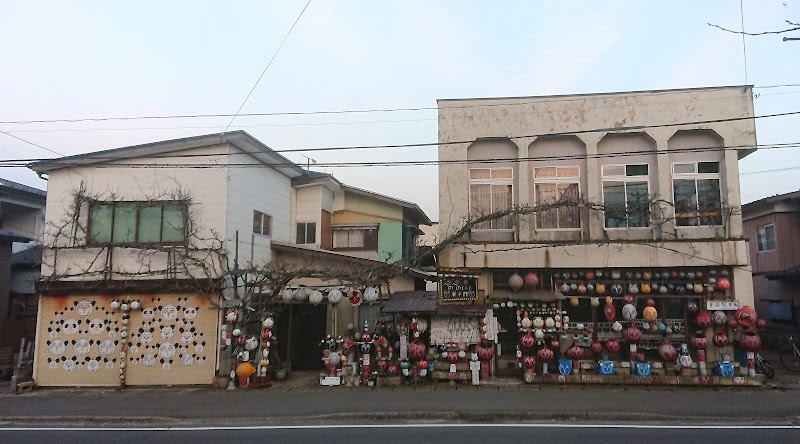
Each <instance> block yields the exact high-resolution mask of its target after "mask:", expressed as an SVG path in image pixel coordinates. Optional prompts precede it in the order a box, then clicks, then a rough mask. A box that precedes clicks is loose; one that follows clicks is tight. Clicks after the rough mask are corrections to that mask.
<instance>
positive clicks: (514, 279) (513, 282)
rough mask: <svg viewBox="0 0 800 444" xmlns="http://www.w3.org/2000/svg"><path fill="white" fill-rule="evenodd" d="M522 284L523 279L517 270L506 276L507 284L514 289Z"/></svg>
mask: <svg viewBox="0 0 800 444" xmlns="http://www.w3.org/2000/svg"><path fill="white" fill-rule="evenodd" d="M523 285H525V281H524V280H523V279H522V276H520V275H519V273H517V272H514V274H512V275H511V276H510V277H509V278H508V286H509V287H511V289H512V290H514V291H517V290H519V289H520V288H522V286H523Z"/></svg>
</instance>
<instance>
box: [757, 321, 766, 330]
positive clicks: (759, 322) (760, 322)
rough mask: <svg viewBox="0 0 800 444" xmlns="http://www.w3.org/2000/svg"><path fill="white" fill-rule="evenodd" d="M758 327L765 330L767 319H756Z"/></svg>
mask: <svg viewBox="0 0 800 444" xmlns="http://www.w3.org/2000/svg"><path fill="white" fill-rule="evenodd" d="M756 328H757V329H759V330H763V329H765V328H767V321H765V320H763V319H758V320H756Z"/></svg>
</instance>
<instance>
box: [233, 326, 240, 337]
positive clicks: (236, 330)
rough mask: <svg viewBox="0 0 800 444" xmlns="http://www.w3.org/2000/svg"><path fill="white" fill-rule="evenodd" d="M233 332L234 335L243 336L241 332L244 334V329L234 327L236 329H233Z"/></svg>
mask: <svg viewBox="0 0 800 444" xmlns="http://www.w3.org/2000/svg"><path fill="white" fill-rule="evenodd" d="M231 334H232V335H233V336H241V334H242V331H241V330H239V329H238V328H234V329H233V331H232V332H231Z"/></svg>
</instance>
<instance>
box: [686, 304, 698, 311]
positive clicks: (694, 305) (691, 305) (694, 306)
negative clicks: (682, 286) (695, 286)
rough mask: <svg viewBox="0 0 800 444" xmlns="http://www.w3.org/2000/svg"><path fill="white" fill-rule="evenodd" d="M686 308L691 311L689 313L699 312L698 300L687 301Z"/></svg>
mask: <svg viewBox="0 0 800 444" xmlns="http://www.w3.org/2000/svg"><path fill="white" fill-rule="evenodd" d="M686 310H687V311H689V313H696V312H697V302H695V301H689V302H687V303H686Z"/></svg>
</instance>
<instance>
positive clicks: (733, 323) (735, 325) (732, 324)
mask: <svg viewBox="0 0 800 444" xmlns="http://www.w3.org/2000/svg"><path fill="white" fill-rule="evenodd" d="M728 328H730V329H731V330H736V329H737V328H739V321H737V320H736V318H734V317H731V318H730V319H728Z"/></svg>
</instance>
